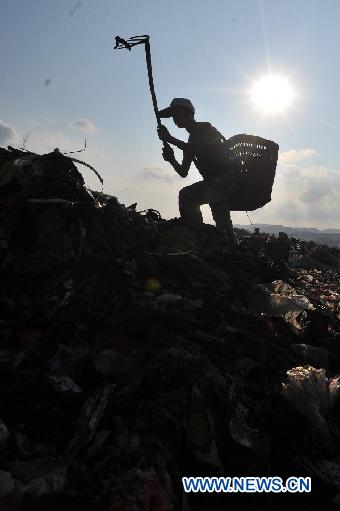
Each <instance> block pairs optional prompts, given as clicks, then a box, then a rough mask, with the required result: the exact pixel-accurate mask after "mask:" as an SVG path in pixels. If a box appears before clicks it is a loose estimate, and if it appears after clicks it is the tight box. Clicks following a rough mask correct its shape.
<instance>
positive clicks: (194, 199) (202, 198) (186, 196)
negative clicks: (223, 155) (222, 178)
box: [178, 181, 225, 225]
mask: <svg viewBox="0 0 340 511" xmlns="http://www.w3.org/2000/svg"><path fill="white" fill-rule="evenodd" d="M224 198H225V191H224V190H223V187H221V184H220V183H219V182H217V181H199V182H198V183H194V184H193V185H191V186H186V187H185V188H182V190H181V191H180V192H179V196H178V205H179V212H180V214H181V217H182V219H183V220H184V221H185V222H186V223H188V224H189V223H190V224H193V225H199V224H202V223H203V217H202V213H201V209H200V206H202V205H203V204H212V203H216V202H219V201H221V200H222V199H224Z"/></svg>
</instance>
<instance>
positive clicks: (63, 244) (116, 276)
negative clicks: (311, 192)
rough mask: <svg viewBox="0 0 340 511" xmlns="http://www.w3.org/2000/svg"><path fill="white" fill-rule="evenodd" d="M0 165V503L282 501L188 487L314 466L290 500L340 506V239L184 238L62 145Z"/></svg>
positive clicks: (136, 505)
mask: <svg viewBox="0 0 340 511" xmlns="http://www.w3.org/2000/svg"><path fill="white" fill-rule="evenodd" d="M0 172H1V174H0V201H1V208H0V215H1V232H0V250H1V255H2V257H1V270H0V271H1V280H2V286H1V291H0V293H1V294H0V302H1V321H0V332H1V341H0V367H1V372H0V396H1V406H0V451H1V463H0V509H2V510H7V509H8V510H12V511H33V510H34V511H39V510H47V509H48V510H52V511H53V510H59V509H60V508H64V509H65V510H67V511H78V510H82V511H87V510H88V511H91V510H93V511H177V510H178V511H181V510H183V511H208V510H209V511H214V510H216V511H217V510H218V511H219V510H221V509H225V506H226V502H227V500H228V504H229V505H230V508H231V509H234V510H236V511H237V510H241V509H245V508H246V507H251V508H252V509H258V510H264V511H265V510H268V511H269V510H271V511H272V510H273V511H281V510H282V511H283V510H286V507H287V498H288V499H289V498H290V497H289V495H288V494H287V495H285V496H283V495H279V496H278V495H276V494H259V495H256V499H255V498H254V497H255V496H254V495H250V494H249V495H248V494H244V495H239V496H237V495H228V496H226V495H225V494H218V493H216V494H211V493H201V494H198V493H189V494H185V493H184V492H183V487H182V477H184V476H209V475H212V476H217V477H218V476H247V475H252V476H254V475H255V476H262V475H272V476H280V477H282V478H283V479H285V478H286V477H289V476H291V475H295V476H309V477H312V487H313V490H312V494H310V495H309V494H304V495H296V494H295V495H292V496H291V499H293V498H294V503H295V504H296V502H297V501H298V502H297V505H298V506H299V507H300V508H301V509H303V510H314V509H319V508H320V506H321V505H323V506H324V507H327V509H339V501H340V499H339V492H340V478H339V468H340V400H339V395H340V390H339V389H340V383H339V378H340V377H339V374H340V316H339V293H340V289H339V288H340V285H339V280H340V279H339V276H340V265H339V260H340V250H336V249H329V248H327V247H318V246H317V245H316V244H315V243H314V244H313V245H312V246H311V245H310V244H309V243H308V242H303V243H302V242H301V243H298V242H297V241H296V240H291V239H289V238H288V237H285V236H281V238H280V239H279V240H277V241H278V242H276V241H275V240H273V239H272V238H271V236H270V235H265V234H261V233H255V234H253V235H252V234H250V233H249V232H247V231H242V230H236V234H237V237H238V244H237V245H236V246H234V247H230V246H229V245H228V243H227V241H226V240H225V239H224V237H223V235H222V234H221V233H219V232H218V231H217V230H216V229H215V228H214V227H213V226H210V225H206V226H203V228H202V231H201V232H200V233H199V234H197V233H191V234H192V236H191V237H188V238H187V239H188V240H189V242H188V243H187V246H185V247H183V236H182V234H183V228H182V226H181V223H180V221H179V220H176V219H174V220H171V221H166V220H163V219H162V218H161V216H160V214H159V213H158V212H156V211H154V210H148V211H144V212H138V210H137V207H136V205H135V204H134V205H131V206H128V207H125V206H124V205H122V204H120V203H119V201H118V199H117V198H116V197H113V196H109V195H105V194H103V193H101V192H92V191H89V190H87V189H86V188H85V186H84V181H83V179H82V177H81V174H80V172H79V171H78V169H77V168H76V167H75V165H74V162H73V161H72V160H71V159H70V158H67V157H65V156H63V155H61V154H60V153H58V152H53V153H50V154H46V155H43V156H40V155H34V154H32V153H27V152H24V151H18V150H15V149H10V150H5V149H1V150H0ZM176 232H177V235H178V236H177V235H176ZM179 233H180V234H179ZM274 241H275V242H274ZM296 499H297V500H296ZM332 506H333V507H332ZM337 506H338V507H337Z"/></svg>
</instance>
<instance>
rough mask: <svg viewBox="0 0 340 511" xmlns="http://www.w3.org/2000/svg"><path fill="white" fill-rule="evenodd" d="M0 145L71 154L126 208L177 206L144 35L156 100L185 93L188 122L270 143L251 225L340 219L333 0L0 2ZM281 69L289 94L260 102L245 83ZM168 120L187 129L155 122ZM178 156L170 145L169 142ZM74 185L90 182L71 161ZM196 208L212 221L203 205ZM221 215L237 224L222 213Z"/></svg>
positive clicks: (339, 20) (171, 211)
mask: <svg viewBox="0 0 340 511" xmlns="http://www.w3.org/2000/svg"><path fill="white" fill-rule="evenodd" d="M0 7H1V16H0V146H4V147H6V146H7V145H8V144H10V145H12V146H15V147H21V146H22V145H23V143H24V139H25V138H26V142H25V147H26V149H28V150H31V151H33V152H38V153H45V152H49V151H51V150H53V149H54V148H55V147H58V148H59V149H60V150H61V151H62V152H67V151H75V150H78V149H81V148H82V147H83V146H84V140H85V139H86V141H87V149H86V151H84V152H82V153H79V155H78V157H79V158H81V159H83V160H84V161H86V162H87V163H89V164H90V165H92V166H94V167H95V168H96V169H97V171H98V172H99V173H100V174H101V175H102V177H103V178H104V192H105V193H108V194H110V195H115V196H116V197H117V198H118V200H119V201H120V202H121V203H123V204H125V205H129V204H131V203H135V202H137V204H138V206H137V210H143V209H146V208H154V209H157V210H159V211H160V213H161V214H162V216H163V218H170V217H173V216H179V212H178V202H177V200H178V199H177V198H178V192H179V190H180V189H181V188H182V187H183V186H188V185H190V184H191V183H194V182H195V181H198V180H200V179H201V177H200V175H199V173H198V171H197V170H196V169H195V167H194V165H193V164H192V167H191V169H190V172H189V176H188V177H187V178H185V179H182V178H180V177H179V176H177V174H176V173H175V171H174V170H173V169H172V167H171V166H170V164H169V163H167V162H165V161H164V160H163V158H162V143H161V141H160V140H159V139H158V136H157V130H156V128H157V125H156V120H155V115H154V112H153V108H152V102H151V95H150V91H149V84H148V79H147V71H146V63H145V52H144V48H143V46H142V45H140V46H136V47H135V48H133V50H132V51H131V52H128V51H127V50H114V49H113V48H114V44H115V40H114V39H115V36H117V35H119V36H121V37H124V38H128V37H130V36H135V35H143V34H148V35H149V36H150V44H151V52H152V65H153V75H154V82H155V89H156V94H157V100H158V105H159V108H164V107H166V106H168V105H169V104H170V101H171V100H172V98H174V97H186V98H189V99H190V100H191V101H192V103H193V104H194V106H195V109H196V120H198V121H208V122H210V123H211V124H212V125H213V126H215V127H216V128H217V129H218V130H219V131H220V132H221V133H223V135H224V136H225V137H226V138H229V137H231V136H233V135H235V134H238V133H248V134H253V135H259V136H261V137H264V138H267V139H270V140H274V141H275V142H276V143H278V144H279V146H280V151H279V161H278V166H277V172H276V178H275V182H274V187H273V194H272V201H271V202H270V203H269V204H267V205H266V206H265V207H263V208H261V209H258V210H256V211H253V212H250V213H249V217H250V219H251V221H252V222H254V223H256V222H257V223H269V224H282V225H287V226H292V227H293V226H299V227H317V228H320V229H326V228H340V221H339V219H340V155H339V151H338V146H339V135H340V102H339V83H340V59H339V49H340V31H339V26H340V1H339V0H285V1H284V2H282V0H232V1H229V0H210V1H209V2H207V1H203V0H78V1H74V0H70V1H68V0H54V1H53V0H0ZM268 75H271V76H279V77H283V78H284V79H285V80H287V81H288V83H289V84H290V87H291V89H292V90H293V92H294V99H293V100H292V102H291V104H290V106H289V107H288V108H287V109H285V110H284V111H283V112H280V113H276V114H271V115H269V114H268V113H265V112H264V111H263V108H262V110H261V105H259V104H256V103H255V102H254V100H251V96H250V92H251V91H252V90H253V88H254V83H255V84H256V83H258V81H259V80H260V79H262V78H263V77H266V76H268ZM164 124H165V125H166V126H167V127H168V129H169V130H170V132H171V133H172V134H173V135H174V136H176V137H177V138H180V139H181V140H187V138H188V133H187V132H186V131H185V130H183V129H178V128H176V127H175V126H174V124H173V123H172V120H171V119H167V120H165V121H164ZM175 153H176V156H177V157H178V159H179V160H181V151H179V150H177V149H176V151H175ZM79 169H80V170H81V172H82V174H83V176H84V178H85V181H86V184H87V186H89V187H90V188H92V189H100V183H99V181H98V180H97V178H96V176H95V175H94V174H92V173H91V170H89V169H87V168H84V167H79ZM202 211H203V214H204V219H205V221H206V222H208V223H212V217H211V213H210V209H209V206H203V207H202ZM232 219H233V221H234V223H241V224H247V223H248V222H249V220H248V218H247V216H246V213H245V212H232Z"/></svg>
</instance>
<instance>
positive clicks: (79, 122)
mask: <svg viewBox="0 0 340 511" xmlns="http://www.w3.org/2000/svg"><path fill="white" fill-rule="evenodd" d="M71 127H72V128H75V129H77V130H79V131H82V132H83V133H95V131H97V128H96V127H95V125H94V124H93V122H91V121H90V120H89V119H85V118H83V119H76V120H75V121H73V122H72V123H71Z"/></svg>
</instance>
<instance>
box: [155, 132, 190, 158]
mask: <svg viewBox="0 0 340 511" xmlns="http://www.w3.org/2000/svg"><path fill="white" fill-rule="evenodd" d="M157 131H158V136H159V138H160V139H161V140H162V141H163V142H164V143H168V144H172V145H174V146H176V147H178V149H181V150H182V151H183V152H186V153H187V154H189V155H191V157H192V156H194V154H195V153H196V151H197V149H198V145H194V144H192V143H191V142H183V141H182V140H178V139H177V138H175V137H173V136H172V135H170V133H169V131H168V129H167V128H166V127H165V126H161V127H160V128H158V130H157ZM191 159H192V158H191Z"/></svg>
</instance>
